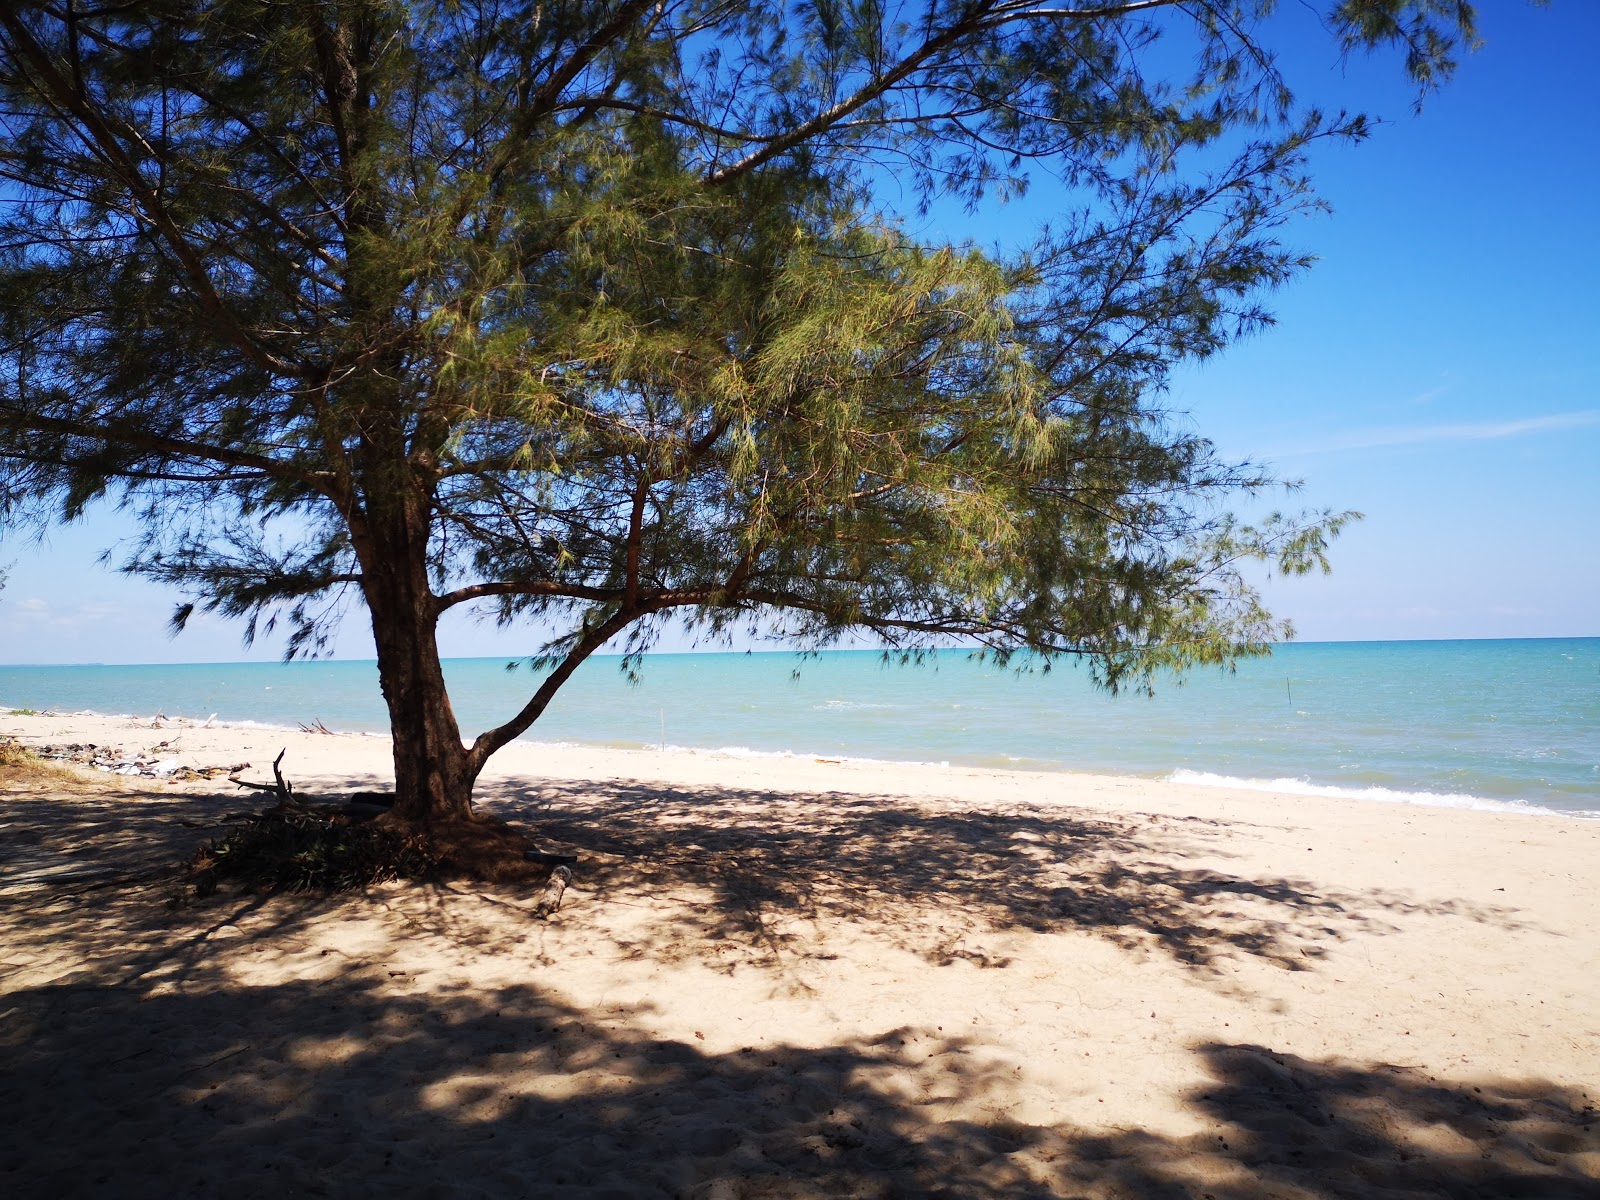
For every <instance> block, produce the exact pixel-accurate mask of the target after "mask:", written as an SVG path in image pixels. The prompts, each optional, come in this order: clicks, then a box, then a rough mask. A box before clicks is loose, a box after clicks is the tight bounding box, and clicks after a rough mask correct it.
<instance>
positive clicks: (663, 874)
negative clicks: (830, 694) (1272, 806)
mask: <svg viewBox="0 0 1600 1200" xmlns="http://www.w3.org/2000/svg"><path fill="white" fill-rule="evenodd" d="M484 798H485V800H486V801H487V802H488V803H490V804H491V805H493V806H495V807H496V809H497V810H498V811H500V812H501V813H503V814H504V815H506V816H513V817H520V818H521V819H523V820H524V821H525V822H526V823H527V824H529V825H530V826H532V827H533V828H534V829H535V830H536V832H537V833H538V835H539V837H540V838H541V840H542V841H543V842H546V843H548V844H549V845H551V846H553V847H558V848H561V849H564V850H567V851H570V852H573V853H577V854H579V855H580V856H581V857H582V860H583V861H582V862H581V864H580V867H579V872H580V879H581V881H582V885H583V886H584V887H585V888H587V889H592V890H593V891H595V892H596V893H598V895H599V896H600V897H601V898H602V899H603V898H605V897H607V896H621V895H640V894H643V895H658V896H671V895H673V894H675V893H676V892H679V891H682V890H683V889H686V888H699V889H702V890H703V891H704V892H705V893H706V895H705V896H703V897H701V896H697V897H696V899H695V900H694V901H693V902H685V903H683V904H680V905H676V906H672V907H671V908H670V915H669V913H668V906H663V916H662V920H663V921H664V922H672V923H674V924H675V925H676V926H677V928H676V929H675V930H674V931H673V932H674V934H675V936H677V937H679V938H694V939H704V938H745V939H751V938H755V939H757V940H765V941H767V942H769V943H770V944H772V945H773V946H774V947H775V951H776V949H778V948H784V949H787V950H789V951H791V952H794V953H803V952H804V951H803V947H802V945H801V944H800V939H799V938H798V937H797V936H796V935H793V934H787V933H784V932H782V927H783V926H784V925H785V923H791V924H792V923H793V921H795V920H806V921H868V922H871V923H873V924H875V925H877V926H879V927H881V928H887V929H889V930H891V931H893V932H894V933H895V935H896V936H898V937H899V939H900V940H901V942H902V944H904V945H907V946H908V947H910V948H912V949H915V950H916V951H917V952H919V953H922V954H923V955H924V956H925V957H927V958H928V959H929V960H930V961H933V962H938V963H945V962H949V961H950V958H951V955H952V954H957V953H961V952H960V951H959V950H956V949H954V948H953V947H954V946H955V945H956V944H957V941H958V939H952V938H950V937H940V936H937V934H938V930H937V929H936V928H934V927H932V926H930V919H934V920H935V924H936V923H937V920H945V921H947V923H948V922H954V923H957V924H959V923H967V924H969V925H975V926H978V927H981V928H984V929H988V930H993V931H1004V930H1032V931H1037V932H1050V931H1061V930H1079V931H1084V932H1089V933H1093V934H1095V935H1096V936H1099V937H1103V938H1105V939H1107V940H1109V941H1111V942H1112V943H1114V944H1116V945H1118V946H1121V947H1123V948H1127V949H1135V950H1143V951H1152V952H1159V953H1162V954H1165V955H1167V956H1170V958H1171V959H1173V960H1175V961H1177V962H1179V963H1181V964H1183V965H1185V966H1186V967H1189V968H1192V969H1194V970H1196V971H1199V972H1201V973H1215V972H1216V971H1217V970H1218V969H1219V967H1220V965H1221V963H1222V960H1223V959H1225V958H1226V957H1228V956H1238V955H1244V956H1249V957H1252V958H1255V959H1259V960H1264V961H1266V962H1270V963H1272V964H1273V965H1275V966H1278V967H1281V968H1283V969H1286V970H1291V971H1299V970H1306V969H1308V968H1309V967H1311V966H1312V965H1314V964H1315V962H1316V961H1317V960H1318V959H1319V958H1321V957H1323V956H1324V955H1325V954H1326V953H1327V950H1328V947H1329V946H1330V945H1331V944H1333V943H1336V942H1338V941H1341V940H1343V939H1344V938H1346V937H1348V936H1350V935H1351V934H1353V933H1355V932H1358V931H1368V932H1379V933H1382V932H1392V931H1393V930H1395V929H1396V928H1398V926H1397V925H1396V924H1395V922H1397V921H1398V920H1400V919H1403V918H1404V917H1407V916H1411V915H1415V914H1427V915H1434V916H1452V917H1459V918H1462V919H1466V920H1470V921H1477V922H1484V923H1488V924H1492V925H1495V926H1497V927H1499V928H1503V929H1508V930H1516V929H1521V928H1525V927H1526V926H1525V925H1524V924H1522V923H1521V922H1520V921H1519V920H1518V918H1517V915H1516V912H1515V910H1513V909H1509V908H1499V907H1489V906H1484V905H1480V904H1475V903H1471V902H1468V901H1465V900H1443V901H1431V902H1423V901H1418V900H1416V899H1415V898H1414V897H1411V896H1410V895H1408V894H1406V893H1403V892H1399V891H1391V890H1382V889H1364V890H1359V891H1356V890H1341V889H1338V888H1332V887H1328V886H1324V885H1319V884H1316V883H1313V882H1312V881H1310V880H1307V879H1301V878H1294V877H1288V876H1282V877H1277V876H1274V877H1259V878H1257V877H1250V876H1247V875H1236V874H1230V873H1228V872H1225V871H1218V870H1214V869H1209V868H1201V867H1190V866H1186V865H1184V864H1185V861H1186V860H1188V859H1192V858H1193V857H1194V856H1195V855H1196V854H1198V853H1204V854H1205V855H1206V856H1207V857H1211V858H1216V857H1219V855H1218V854H1217V844H1218V843H1225V840H1226V838H1227V836H1228V834H1229V832H1230V831H1231V830H1234V829H1236V828H1237V826H1236V824H1235V823H1232V822H1226V821H1221V820H1205V819H1193V818H1188V819H1185V818H1168V817H1157V816H1155V815H1143V816H1133V817H1112V816H1106V815H1103V814H1094V813H1091V812H1089V811H1088V810H1082V809H1074V808H1068V807H1064V806H1063V807H1034V806H1020V805H1019V806H1011V807H1009V808H1004V809H998V810H982V811H966V810H961V809H958V808H955V807H951V806H946V807H937V806H936V805H934V804H932V803H930V802H926V801H921V802H918V803H917V804H916V805H912V804H909V803H908V802H907V801H906V800H905V798H904V797H896V796H877V795H841V794H839V793H825V794H813V795H803V794H802V795H796V794H793V793H780V792H763V791H754V790H748V789H733V788H717V787H698V788H696V787H683V786H671V787H669V786H666V785H657V784H648V783H637V782H619V781H611V782H606V783H603V784H596V783H544V784H541V785H538V786H535V787H531V788H530V787H519V786H517V785H513V784H501V785H498V786H495V787H490V788H487V789H485V796H484ZM1221 857H1226V855H1225V854H1224V855H1222V856H1221ZM930 914H932V917H931V918H930ZM978 965H987V966H997V965H1004V964H1003V962H1000V961H994V960H988V961H983V962H979V963H978Z"/></svg>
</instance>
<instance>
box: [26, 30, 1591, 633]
mask: <svg viewBox="0 0 1600 1200" xmlns="http://www.w3.org/2000/svg"><path fill="white" fill-rule="evenodd" d="M1289 7H1292V6H1289ZM1481 9H1482V11H1481V28H1482V33H1483V36H1484V40H1485V43H1486V44H1485V45H1484V47H1483V48H1482V50H1480V51H1479V52H1478V53H1477V54H1475V55H1472V56H1470V57H1468V58H1467V59H1466V60H1465V61H1464V62H1463V64H1462V67H1461V69H1460V71H1459V72H1458V75H1457V77H1456V79H1455V80H1454V81H1453V82H1452V83H1451V84H1450V85H1449V86H1448V87H1446V88H1445V89H1444V90H1443V91H1441V92H1439V93H1437V94H1435V95H1433V96H1431V97H1429V98H1427V100H1426V101H1425V103H1424V106H1423V109H1422V112H1421V114H1420V115H1417V116H1413V115H1412V113H1411V99H1412V92H1411V90H1410V89H1409V87H1408V86H1407V85H1406V84H1405V83H1404V81H1403V80H1402V79H1401V77H1400V72H1399V68H1398V64H1397V63H1395V62H1394V61H1393V60H1392V59H1381V60H1372V61H1367V60H1357V61H1352V62H1349V63H1342V64H1341V63H1340V62H1339V61H1338V60H1337V55H1336V53H1335V52H1334V50H1333V49H1332V48H1331V46H1329V45H1328V44H1327V43H1325V42H1323V41H1322V40H1321V39H1319V38H1313V37H1306V38H1304V39H1303V40H1302V42H1300V43H1297V44H1296V45H1295V46H1294V47H1292V51H1293V53H1292V58H1291V61H1290V63H1289V66H1290V69H1291V78H1292V79H1294V80H1296V81H1297V82H1298V83H1299V84H1300V85H1301V90H1302V91H1303V92H1306V93H1310V94H1313V95H1317V96H1318V97H1319V98H1325V99H1326V102H1328V103H1330V104H1338V103H1343V104H1346V105H1349V106H1352V107H1359V108H1362V109H1365V110H1367V111H1372V112H1376V113H1378V114H1380V115H1382V116H1384V117H1385V118H1387V123H1386V124H1384V125H1383V126H1381V127H1380V128H1379V129H1378V130H1377V131H1376V133H1375V134H1374V136H1373V137H1372V138H1371V139H1370V140H1369V141H1367V142H1366V143H1365V144H1363V145H1361V146H1359V147H1353V148H1334V147H1329V148H1326V149H1324V150H1323V152H1322V153H1321V154H1320V155H1319V156H1318V158H1317V159H1316V160H1315V161H1314V163H1313V175H1314V178H1315V179H1316V182H1317V184H1318V186H1319V189H1320V190H1321V192H1322V194H1323V195H1324V196H1325V197H1326V198H1327V199H1328V200H1329V201H1330V202H1331V203H1332V205H1333V207H1334V212H1333V214H1332V215H1331V216H1323V217H1312V218H1307V219H1305V220H1303V221H1301V222H1299V223H1298V224H1296V225H1295V226H1293V227H1291V229H1290V230H1289V232H1288V236H1289V238H1290V239H1291V240H1292V241H1293V242H1294V243H1295V244H1296V245H1297V246H1299V247H1301V248H1303V249H1305V250H1307V251H1309V252H1311V253H1314V254H1316V255H1317V256H1318V257H1319V259H1320V261H1319V263H1318V264H1317V266H1316V267H1314V268H1313V269H1312V270H1311V272H1309V273H1308V274H1306V275H1304V276H1302V277H1301V278H1299V279H1298V280H1297V281H1295V282H1294V283H1292V284H1291V285H1290V286H1289V287H1288V288H1286V289H1285V290H1284V291H1282V292H1280V293H1278V294H1277V295H1276V296H1275V297H1273V299H1272V306H1273V308H1274V310H1275V311H1276V313H1277V316H1278V324H1277V326H1276V327H1275V328H1274V329H1271V330H1269V331H1267V332H1266V333H1264V334H1262V335H1259V336H1257V337H1255V338H1253V339H1251V340H1249V341H1246V342H1243V343H1240V344H1238V345H1236V346H1234V347H1232V348H1231V349H1230V350H1228V351H1227V352H1225V353H1224V354H1223V355H1222V356H1221V357H1219V358H1217V359H1215V360H1213V361H1212V362H1210V363H1207V364H1204V365H1203V366H1200V367H1195V368H1189V369H1185V370H1184V371H1182V372H1181V373H1180V374H1179V375H1178V376H1177V378H1176V379H1175V380H1174V385H1173V388H1172V394H1171V396H1170V405H1171V407H1172V408H1174V409H1176V410H1179V411H1181V412H1184V413H1187V414H1188V415H1189V416H1188V419H1190V420H1191V421H1192V422H1193V424H1194V427H1195V428H1196V429H1198V430H1199V431H1201V432H1203V433H1204V434H1206V435H1207V436H1210V437H1211V438H1213V439H1214V440H1215V441H1216V442H1217V443H1218V445H1219V446H1220V447H1221V449H1222V450H1223V451H1224V452H1225V453H1227V454H1229V455H1231V456H1235V457H1249V458H1254V459H1257V460H1264V461H1267V462H1269V463H1271V464H1273V465H1274V466H1275V467H1276V468H1277V469H1278V471H1279V472H1280V473H1281V474H1283V475H1285V476H1288V477H1293V478H1300V479H1303V480H1304V481H1305V487H1304V490H1303V491H1302V492H1300V493H1299V494H1298V495H1297V496H1295V497H1293V498H1291V499H1290V500H1289V501H1287V503H1290V504H1294V505H1299V504H1305V505H1311V506H1317V507H1321V506H1329V507H1334V508H1339V509H1346V508H1353V509H1359V510H1361V511H1363V512H1365V513H1366V520H1365V521H1364V522H1362V523H1360V524H1359V525H1356V526H1354V527H1353V528H1351V529H1350V530H1349V531H1348V532H1347V533H1346V534H1345V536H1344V537H1343V538H1342V539H1341V540H1340V541H1339V542H1338V543H1337V544H1336V545H1335V547H1334V568H1335V569H1334V573H1333V575H1332V576H1329V577H1327V578H1322V577H1311V578H1305V579H1297V580H1286V581H1269V582H1268V583H1267V585H1266V587H1267V595H1268V598H1269V601H1270V603H1271V604H1272V606H1273V607H1274V609H1275V610H1276V611H1278V612H1280V613H1282V614H1283V615H1286V616H1288V617H1290V618H1291V619H1292V620H1293V621H1294V623H1295V625H1296V627H1297V629H1298V632H1299V635H1300V637H1301V638H1302V639H1304V640H1349V639H1388V638H1453V637H1469V638H1470V637H1561V636H1568V637H1570V636H1597V635H1600V85H1597V84H1596V83H1595V81H1594V68H1593V64H1594V47H1595V46H1596V45H1600V4H1597V3H1593V2H1592V0H1565V2H1563V0H1556V2H1555V3H1554V4H1553V5H1552V6H1551V7H1550V8H1548V9H1539V8H1535V7H1532V6H1531V5H1526V4H1522V3H1514V2H1511V0H1487V2H1486V3H1484V4H1482V5H1481ZM1031 207H1032V205H1029V206H1027V208H1031ZM1026 217H1027V210H1026V208H1019V209H1017V210H1014V211H1012V212H1010V213H1007V212H1005V211H1002V213H1001V214H1000V215H999V217H998V218H997V219H999V220H1002V221H1004V220H1025V219H1026ZM984 232H985V231H980V230H975V231H973V233H974V236H980V237H981V236H984ZM126 533H127V530H126V528H125V527H123V526H122V525H121V524H120V523H119V521H118V519H117V518H116V517H115V516H114V515H113V514H98V515H96V516H95V517H93V518H91V519H90V520H89V521H87V522H86V523H84V524H82V525H79V526H76V527H73V528H71V529H65V530H57V531H55V532H54V533H53V534H52V535H51V537H50V539H49V541H48V543H47V544H45V545H43V546H31V545H27V544H23V543H21V542H18V541H16V540H14V539H8V540H6V541H5V542H4V543H3V544H0V566H6V565H9V574H10V582H9V585H8V586H7V587H6V589H5V590H4V591H3V592H0V662H11V663H23V662H199V661H232V660H238V659H244V658H257V659H261V658H265V659H272V658H276V657H277V656H278V655H279V653H280V652H281V647H280V646H278V645H277V644H275V643H273V642H270V641H266V642H262V643H259V644H258V645H257V646H256V647H255V648H254V649H253V650H251V651H246V650H244V649H243V648H242V647H241V645H240V642H239V629H238V627H237V626H236V625H233V624H230V623H226V622H222V621H219V620H214V619H203V618H197V619H196V620H195V621H194V622H192V623H191V626H190V629H189V631H188V632H186V633H185V634H184V635H183V636H181V637H179V638H177V639H170V638H169V637H168V636H167V633H166V622H167V619H168V617H169V616H170V614H171V611H172V606H173V604H174V602H175V600H176V599H177V597H176V596H175V595H173V594H170V593H167V592H165V591H163V590H161V589H158V588H155V587H153V586H151V585H149V584H146V583H144V582H142V581H138V580H130V579H128V578H126V577H123V576H120V575H118V574H116V573H115V572H114V571H111V570H109V569H108V568H106V567H104V566H101V565H99V564H98V562H97V559H98V555H99V553H100V551H101V550H103V549H104V548H105V547H106V546H107V545H108V544H109V543H111V542H113V541H115V540H116V539H117V538H118V537H119V536H126ZM363 623H364V622H363V614H361V613H360V612H359V611H353V612H352V614H351V619H350V620H348V621H347V622H346V628H345V631H344V634H343V636H342V637H341V639H340V642H339V655H340V656H341V657H370V656H371V648H370V646H371V643H370V636H369V635H368V634H367V632H366V631H365V629H364V628H363ZM442 640H443V644H444V650H445V652H446V653H447V654H457V655H468V654H485V655H501V654H503V655H518V654H525V653H527V652H529V651H530V650H531V649H532V648H533V646H532V642H533V640H534V639H532V638H531V637H529V636H528V635H525V634H524V635H521V636H519V635H517V634H515V633H509V634H508V633H505V632H502V631H497V630H495V629H494V628H493V626H492V625H488V624H476V623H473V622H472V621H470V620H469V619H466V618H465V617H462V618H460V619H457V620H455V621H454V622H453V623H452V624H451V625H449V626H448V627H447V628H446V629H445V630H444V631H443V635H442Z"/></svg>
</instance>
